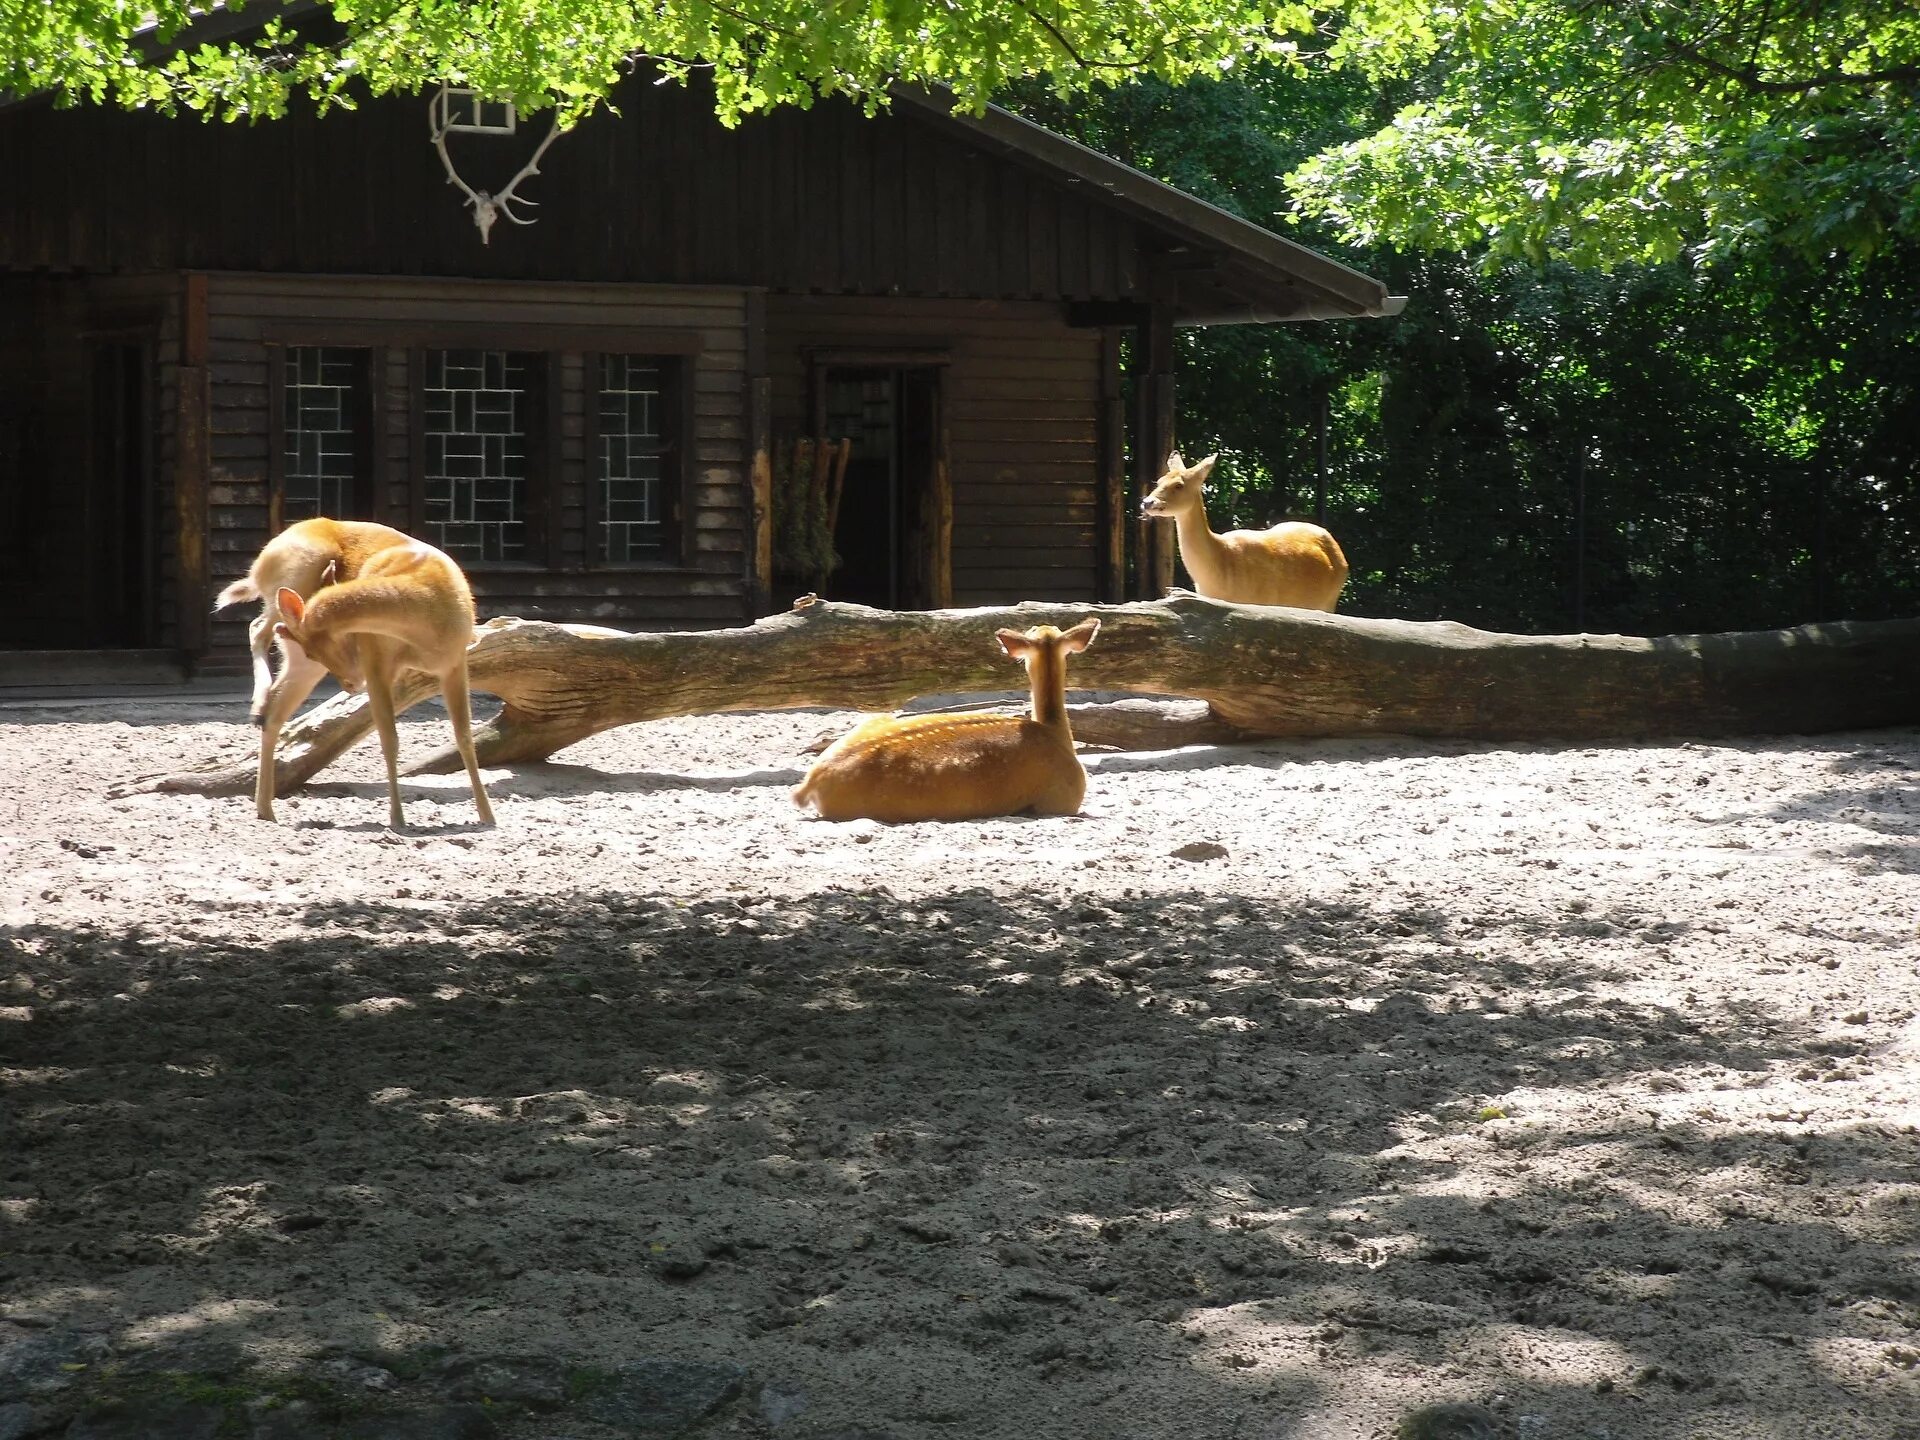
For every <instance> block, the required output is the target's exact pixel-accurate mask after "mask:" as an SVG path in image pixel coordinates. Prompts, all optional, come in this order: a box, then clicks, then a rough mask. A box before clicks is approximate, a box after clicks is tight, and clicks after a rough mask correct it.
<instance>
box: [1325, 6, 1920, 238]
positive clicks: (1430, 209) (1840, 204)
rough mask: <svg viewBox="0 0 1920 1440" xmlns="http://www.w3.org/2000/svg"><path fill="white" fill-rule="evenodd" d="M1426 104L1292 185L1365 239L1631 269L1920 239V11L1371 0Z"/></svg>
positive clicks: (1352, 9)
mask: <svg viewBox="0 0 1920 1440" xmlns="http://www.w3.org/2000/svg"><path fill="white" fill-rule="evenodd" d="M1327 58H1328V59H1329V61H1330V62H1331V63H1335V64H1344V65H1348V66H1352V67H1354V68H1357V69H1359V70H1361V71H1362V72H1363V73H1366V74H1368V75H1371V76H1373V77H1375V78H1377V79H1389V78H1390V79H1392V80H1394V81H1396V82H1398V83H1403V84H1410V85H1412V86H1413V87H1414V89H1415V93H1414V94H1413V95H1412V96H1410V97H1408V103H1406V104H1405V105H1404V107H1403V108H1400V109H1399V110H1398V111H1397V113H1395V114H1394V116H1393V117H1392V119H1391V121H1389V122H1388V123H1386V124H1384V125H1381V126H1378V127H1375V128H1373V129H1372V130H1371V132H1370V133H1368V134H1365V135H1363V136H1358V137H1355V138H1353V139H1351V140H1349V141H1347V142H1346V143H1343V144H1340V145H1337V146H1335V147H1333V148H1331V149H1329V150H1328V151H1327V152H1326V153H1324V154H1322V155H1319V156H1317V157H1315V158H1314V159H1312V160H1310V161H1308V162H1307V163H1305V164H1303V165H1301V166H1300V167H1299V168H1298V169H1296V170H1294V171H1293V173H1292V174H1291V175H1290V176H1289V177H1288V183H1289V185H1290V186H1291V187H1292V188H1293V190H1294V192H1295V194H1296V195H1297V197H1298V199H1299V201H1300V203H1301V204H1302V206H1303V207H1304V208H1305V209H1306V210H1307V212H1308V213H1310V214H1312V215H1314V216H1316V217H1318V218H1321V219H1324V220H1328V221H1330V222H1332V223H1333V224H1334V225H1336V226H1337V227H1338V228H1339V229H1340V231H1341V233H1342V234H1344V235H1345V236H1346V237H1347V238H1348V239H1349V240H1350V241H1352V242H1354V243H1357V244H1362V245H1376V244H1382V243H1391V244H1395V245H1401V246H1413V247H1426V248H1432V249H1446V250H1466V249H1478V248H1480V247H1482V246H1484V253H1485V254H1486V256H1487V257H1488V258H1489V260H1491V261H1496V262H1497V261H1500V260H1507V259H1519V260H1525V261H1529V262H1533V263H1539V262H1542V261H1545V260H1547V259H1548V258H1558V259H1565V260H1569V261H1571V262H1573V263H1575V264H1579V265H1593V266H1612V265H1619V264H1627V263H1642V262H1660V261H1667V260H1674V259H1678V258H1682V257H1689V258H1693V259H1713V258H1719V257H1722V256H1726V255H1729V254H1734V253H1739V252H1743V251H1759V250H1774V251H1779V250H1783V249H1784V250H1791V251H1793V252H1795V253H1798V254H1801V255H1804V256H1809V257H1824V256H1828V255H1833V254H1841V255H1846V256H1849V257H1854V258H1859V257H1864V256H1868V255H1871V254H1873V253H1875V252H1877V251H1879V250H1881V249H1884V248H1885V247H1887V246H1888V245H1890V244H1892V243H1894V242H1895V241H1897V240H1902V239H1904V240H1908V241H1913V240H1920V6H1917V5H1915V4H1913V3H1912V0H1848V3H1846V4H1834V3H1831V0H1463V3H1461V4H1459V5H1456V6H1449V7H1444V8H1442V7H1434V6H1431V5H1429V4H1427V3H1426V0H1358V3H1355V4H1353V5H1350V6H1348V7H1347V10H1346V14H1345V16H1344V24H1343V25H1342V26H1341V28H1340V29H1339V31H1338V37H1337V39H1336V40H1335V41H1334V43H1333V44H1332V46H1331V47H1330V49H1329V51H1328V56H1327Z"/></svg>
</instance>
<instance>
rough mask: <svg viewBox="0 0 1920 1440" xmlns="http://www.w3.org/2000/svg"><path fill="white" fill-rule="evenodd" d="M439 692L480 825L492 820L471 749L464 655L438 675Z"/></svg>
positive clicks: (470, 705) (470, 703)
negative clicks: (465, 769)
mask: <svg viewBox="0 0 1920 1440" xmlns="http://www.w3.org/2000/svg"><path fill="white" fill-rule="evenodd" d="M440 694H441V697H442V698H443V699H445V700H446V702H447V718H448V719H449V720H451V721H452V722H453V743H454V746H455V747H456V748H457V749H458V750H459V751H460V758H461V759H462V760H464V761H465V762H466V765H467V783H468V784H470V785H472V786H473V808H474V809H475V810H478V811H479V812H480V823H481V824H482V825H491V824H493V806H492V805H490V804H489V803H488V802H487V787H486V786H485V785H483V784H481V782H480V762H479V760H478V759H477V758H476V757H475V756H474V753H473V698H472V695H471V694H470V693H469V691H468V689H467V659H466V656H464V655H462V656H461V657H460V663H459V664H457V665H455V666H454V667H453V669H451V670H449V671H448V672H447V673H446V674H445V675H443V676H441V677H440Z"/></svg>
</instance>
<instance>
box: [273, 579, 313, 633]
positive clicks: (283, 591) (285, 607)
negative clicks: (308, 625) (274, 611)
mask: <svg viewBox="0 0 1920 1440" xmlns="http://www.w3.org/2000/svg"><path fill="white" fill-rule="evenodd" d="M273 603H274V604H275V605H276V606H277V607H278V608H279V610H280V613H281V614H282V615H284V616H285V617H286V618H287V619H289V620H291V621H292V622H293V623H294V624H296V625H298V624H299V623H300V622H301V621H302V620H304V619H306V618H307V602H306V601H304V600H302V599H301V598H300V592H299V591H298V590H289V589H288V588H287V587H286V586H284V585H282V586H281V587H280V591H279V593H278V594H277V595H275V596H274V597H273Z"/></svg>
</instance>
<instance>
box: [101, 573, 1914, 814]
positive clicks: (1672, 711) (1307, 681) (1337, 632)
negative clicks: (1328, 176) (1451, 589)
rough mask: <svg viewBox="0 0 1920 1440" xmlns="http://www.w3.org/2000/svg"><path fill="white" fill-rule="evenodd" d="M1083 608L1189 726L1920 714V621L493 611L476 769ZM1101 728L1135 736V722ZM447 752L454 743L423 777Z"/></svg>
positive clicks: (308, 754) (1880, 720) (364, 725)
mask: <svg viewBox="0 0 1920 1440" xmlns="http://www.w3.org/2000/svg"><path fill="white" fill-rule="evenodd" d="M1089 614H1093V615H1098V616H1099V617H1100V619H1101V622H1102V623H1101V631H1100V636H1099V639H1098V641H1097V642H1096V643H1095V644H1094V645H1093V647H1092V648H1091V649H1089V650H1088V651H1087V652H1086V653H1085V654H1084V655H1080V656H1078V657H1076V658H1075V660H1074V662H1073V666H1072V669H1071V671H1070V673H1069V681H1070V683H1071V684H1073V685H1074V686H1076V687H1080V688H1086V689H1103V690H1127V691H1136V692H1141V693H1145V694H1153V695H1178V696H1190V697H1194V698H1197V699H1201V700H1204V701H1206V702H1207V703H1208V705H1209V707H1210V710H1211V715H1210V717H1205V720H1206V724H1207V726H1208V727H1209V728H1207V730H1206V731H1205V733H1204V734H1202V733H1200V732H1195V733H1194V734H1193V736H1192V737H1191V738H1194V739H1208V740H1218V739H1221V738H1223V737H1225V736H1227V735H1235V734H1237V735H1240V736H1244V737H1252V736H1282V737H1298V738H1311V737H1329V736H1365V735H1416V736H1433V737H1448V738H1456V739H1469V740H1572V741H1581V742H1587V741H1595V740H1619V739H1642V738H1646V737H1650V736H1658V735H1729V734H1764V733H1797V732H1815V731H1825V730H1842V729H1858V728H1867V727H1872V726H1880V725H1898V724H1911V723H1913V722H1914V721H1916V720H1920V620H1890V621H1882V622H1879V623H1873V624H1867V623H1852V622H1847V623H1839V624H1831V625H1810V626H1803V627H1801V628H1799V629H1796V630H1765V631H1750V632H1744V633H1734V634H1726V635H1673V636H1666V637H1664V638H1661V639H1654V640H1648V639H1639V638H1634V637H1628V636H1619V635H1544V636H1533V635H1499V634H1490V633H1488V632H1486V631H1480V630H1472V629H1469V628H1468V627H1466V626H1464V625H1456V624H1452V623H1450V622H1444V621H1443V622H1424V623H1416V622H1411V621H1402V620H1370V619H1364V618H1360V617H1356V616H1347V615H1326V614H1320V613H1318V612H1313V611H1304V610H1285V609H1278V608H1271V607H1265V606H1239V605H1223V604H1219V603H1217V602H1214V601H1211V600H1203V599H1201V598H1199V597H1198V596H1192V595H1182V596H1179V597H1176V598H1174V599H1171V600H1167V601H1160V602H1141V603H1135V604H1130V605H1120V606H1100V605H1059V604H1042V603H1027V604H1022V605H1016V606H1011V607H1006V608H994V609H980V610H945V611H926V612H894V611H887V610H871V609H868V608H866V607H865V606H860V605H843V604H836V603H832V602H827V601H816V600H813V599H811V598H810V597H809V598H807V599H803V600H802V601H801V602H800V603H799V604H797V605H796V606H795V608H794V609H793V610H792V611H791V612H789V613H787V614H784V615H778V616H774V617H771V618H769V619H766V620H762V621H760V622H759V623H758V624H755V625H753V626H750V627H746V628H742V629H734V630H711V631H695V632H669V633H640V634H626V633H624V632H620V631H612V630H595V629H592V628H590V627H583V626H560V625H552V624H547V623H544V622H539V621H527V620H518V619H511V618H509V619H500V620H494V621H491V622H489V623H488V624H487V625H486V626H485V627H484V628H483V629H482V631H481V634H480V637H479V639H478V640H477V641H476V642H475V644H474V647H473V650H472V652H471V654H470V657H469V670H470V672H471V675H472V681H473V685H474V688H475V689H477V690H485V691H488V692H490V693H492V694H496V695H499V696H500V697H501V698H502V699H504V700H505V701H506V705H505V708H504V709H503V710H502V711H501V712H500V714H499V715H498V716H497V717H496V718H495V719H494V720H493V721H492V722H491V723H489V724H487V725H486V726H484V727H482V728H481V730H480V732H479V733H478V735H477V736H476V740H477V744H478V749H479V755H480V761H481V763H482V764H483V765H510V764H514V763H516V762H520V761H529V760H542V759H545V758H547V757H548V756H550V755H552V754H554V753H555V752H556V751H558V750H560V749H562V748H564V747H565V746H568V745H571V744H573V743H574V742H576V741H578V740H583V739H585V738H586V737H587V736H589V735H594V734H598V733H599V732H600V731H602V730H607V729H610V728H612V727H614V726H618V725H628V724H633V723H635V722H637V721H643V720H655V719H660V718H663V717H666V716H673V715H691V714H712V713H721V712H726V711H733V710H763V709H791V708H796V707H801V706H816V705H818V706H832V707H837V708H848V709H888V708H891V707H893V706H896V705H899V704H902V703H904V702H905V701H907V700H909V699H912V698H913V697H914V696H917V695H926V694H937V693H946V692H955V691H958V692H966V691H973V690H1007V689H1013V688H1017V687H1018V686H1019V684H1020V678H1021V677H1020V675H1019V672H1018V670H1017V669H1015V668H1014V667H1012V666H1010V665H1009V664H1008V663H1007V661H1006V659H1005V657H1004V656H1003V655H1002V654H1001V652H1000V649H999V647H998V646H997V645H996V644H995V643H994V640H993V632H994V631H995V630H996V629H999V628H1001V627H1003V626H1012V627H1015V628H1025V627H1027V626H1031V625H1037V624H1050V625H1057V626H1061V627H1065V626H1068V625H1071V624H1074V623H1076V622H1077V621H1079V620H1081V619H1082V618H1084V617H1085V616H1087V615H1089ZM396 691H397V696H396V698H397V702H398V703H399V704H400V705H402V706H406V705H411V704H413V703H415V702H417V701H419V700H421V699H424V698H426V697H427V696H428V695H429V694H431V693H432V683H431V682H430V681H427V680H425V679H422V678H420V677H407V678H405V679H403V681H402V683H401V684H400V685H399V686H397V687H396ZM370 726H371V718H370V716H369V715H368V712H367V708H366V706H365V704H364V702H363V701H362V700H361V699H360V698H359V697H349V696H341V697H338V698H336V699H334V700H331V701H328V702H327V703H326V704H324V705H322V706H320V707H318V708H317V709H316V710H314V711H313V712H311V713H310V714H308V715H306V716H304V717H303V718H301V719H300V720H298V721H296V722H295V723H294V724H293V725H290V726H289V727H288V728H287V730H286V731H285V732H284V734H283V736H282V738H281V745H280V754H279V761H278V765H277V770H278V776H277V780H276V786H277V789H278V790H279V791H280V792H285V791H287V790H290V789H292V788H294V787H296V786H298V785H300V784H302V783H304V782H305V781H306V780H308V779H309V778H311V777H312V776H313V775H314V774H316V773H317V772H318V771H320V770H321V769H322V768H324V767H325V766H326V765H327V764H328V763H330V762H331V761H332V760H333V759H334V757H335V756H337V755H338V754H339V753H340V752H341V751H342V750H344V749H346V748H347V746H349V745H351V744H352V743H353V742H354V741H355V740H357V739H359V738H360V737H361V736H362V735H364V734H366V732H367V730H368V729H369V728H370ZM1222 727H1225V728H1224V729H1223V728H1222ZM1153 735H1154V739H1153V740H1152V742H1151V743H1156V744H1165V743H1170V742H1169V738H1168V731H1167V728H1166V727H1165V726H1164V725H1162V726H1158V727H1156V728H1155V729H1154V731H1153ZM1083 738H1088V739H1092V738H1094V736H1093V735H1092V734H1091V733H1086V734H1084V735H1083ZM1102 738H1104V739H1106V740H1107V741H1108V742H1109V743H1125V738H1126V726H1125V723H1124V721H1119V722H1115V724H1114V725H1112V726H1109V728H1108V729H1107V730H1106V731H1104V732H1103V735H1102ZM457 765H458V761H457V759H456V758H455V757H453V756H452V754H451V751H444V752H442V753H441V754H439V755H436V756H435V757H434V758H433V759H431V760H429V761H427V762H426V763H425V764H423V765H420V766H416V767H415V771H416V772H419V771H427V770H439V769H447V768H455V767H457ZM252 774H253V770H252V766H251V765H250V764H242V765H237V766H228V767H225V768H210V769H208V770H204V771H198V772H191V773H188V774H184V775H173V776H165V777H158V778H154V779H148V780H144V781H139V782H135V783H134V784H133V786H131V787H130V788H133V789H162V790H180V791H191V792H195V793H202V794H241V793H247V792H249V791H250V790H251V787H252V783H253V781H252Z"/></svg>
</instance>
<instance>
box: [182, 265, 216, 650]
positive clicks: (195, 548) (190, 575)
mask: <svg viewBox="0 0 1920 1440" xmlns="http://www.w3.org/2000/svg"><path fill="white" fill-rule="evenodd" d="M174 407H175V409H174V427H173V433H174V448H173V504H174V535H175V540H174V563H175V566H176V570H177V576H178V588H177V592H176V594H177V599H176V604H177V607H178V608H177V612H176V624H177V626H178V631H179V635H180V649H181V650H182V651H183V652H184V653H185V655H186V658H187V665H188V668H189V670H192V669H193V668H194V667H196V666H197V665H198V664H199V662H200V661H201V659H203V658H204V657H205V655H206V653H207V639H208V606H210V605H211V604H212V603H213V579H212V570H211V568H210V567H211V557H210V555H209V554H208V544H207V535H208V530H209V527H210V526H211V524H212V516H211V514H210V513H209V508H208V483H209V480H208V469H207V467H208V453H209V431H210V430H211V428H212V410H211V392H210V387H209V384H208V375H207V277H206V276H205V275H202V274H188V275H185V276H183V277H182V282H181V287H180V363H179V366H178V369H177V373H176V375H175V378H174Z"/></svg>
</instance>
